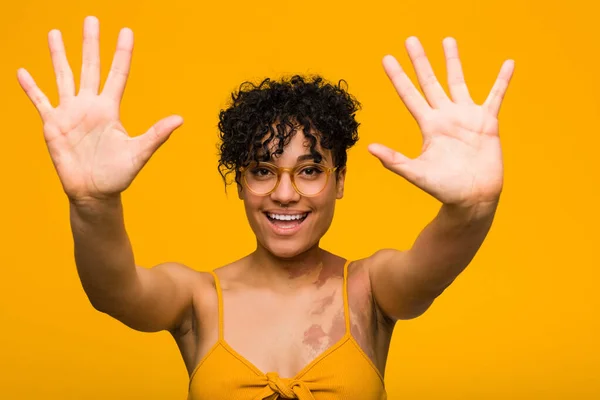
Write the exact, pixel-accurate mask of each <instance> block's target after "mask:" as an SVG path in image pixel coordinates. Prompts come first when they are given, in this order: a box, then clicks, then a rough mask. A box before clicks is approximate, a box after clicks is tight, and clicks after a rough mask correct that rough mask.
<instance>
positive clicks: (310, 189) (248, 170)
mask: <svg viewBox="0 0 600 400" xmlns="http://www.w3.org/2000/svg"><path fill="white" fill-rule="evenodd" d="M336 169H337V167H326V166H324V165H320V164H315V163H302V164H298V165H296V166H295V167H293V168H283V167H278V166H277V165H275V164H271V163H267V162H259V163H252V164H250V165H248V166H247V167H241V168H240V172H241V174H242V179H243V182H244V184H245V185H246V187H247V188H248V189H249V190H250V191H251V192H252V193H254V194H256V195H259V196H267V195H269V194H271V193H273V192H274V191H275V189H277V186H279V182H281V175H282V174H283V173H284V172H287V173H289V174H290V178H291V181H292V186H293V187H294V190H296V192H298V194H300V195H302V196H306V197H309V196H316V195H318V194H319V193H321V192H322V191H323V189H325V187H326V186H327V182H328V181H329V175H331V173H332V172H333V171H335V170H336Z"/></svg>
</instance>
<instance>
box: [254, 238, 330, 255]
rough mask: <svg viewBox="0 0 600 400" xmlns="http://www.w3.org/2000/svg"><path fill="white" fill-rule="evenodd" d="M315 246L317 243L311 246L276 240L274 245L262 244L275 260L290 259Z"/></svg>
mask: <svg viewBox="0 0 600 400" xmlns="http://www.w3.org/2000/svg"><path fill="white" fill-rule="evenodd" d="M317 245H318V243H316V244H314V245H312V246H311V245H309V244H301V243H298V241H295V240H277V241H276V243H272V242H271V243H264V244H263V247H264V248H265V249H266V250H267V251H268V252H269V253H271V254H273V255H274V256H275V257H277V258H281V259H292V258H295V257H297V256H299V255H300V254H302V253H305V252H306V251H308V250H309V249H311V248H312V247H314V246H317Z"/></svg>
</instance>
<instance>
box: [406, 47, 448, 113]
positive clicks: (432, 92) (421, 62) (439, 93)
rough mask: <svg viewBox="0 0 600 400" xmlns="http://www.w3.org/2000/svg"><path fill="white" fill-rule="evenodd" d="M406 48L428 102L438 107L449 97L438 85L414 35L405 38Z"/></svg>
mask: <svg viewBox="0 0 600 400" xmlns="http://www.w3.org/2000/svg"><path fill="white" fill-rule="evenodd" d="M406 50H407V51H408V56H409V57H410V60H411V61H412V64H413V66H414V68H415V72H416V73H417V79H418V80H419V85H420V86H421V89H422V90H423V93H424V94H425V98H426V99H427V101H428V102H429V104H431V106H432V107H436V108H438V107H440V106H441V105H442V104H444V103H448V102H449V101H450V99H449V98H448V96H447V95H446V92H444V88H443V87H442V85H440V82H439V81H438V80H437V77H436V76H435V73H434V72H433V69H432V68H431V64H430V63H429V60H428V59H427V55H426V54H425V50H424V49H423V46H422V45H421V42H419V39H417V38H416V37H410V38H408V39H407V40H406Z"/></svg>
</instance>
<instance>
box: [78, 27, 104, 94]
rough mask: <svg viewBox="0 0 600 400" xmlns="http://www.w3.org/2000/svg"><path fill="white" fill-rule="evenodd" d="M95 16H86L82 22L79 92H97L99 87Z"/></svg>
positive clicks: (98, 44) (98, 54)
mask: <svg viewBox="0 0 600 400" xmlns="http://www.w3.org/2000/svg"><path fill="white" fill-rule="evenodd" d="M99 25H100V24H99V22H98V19H97V18H96V17H87V18H86V19H85V21H84V23H83V57H82V62H81V83H80V85H79V91H80V92H90V93H94V94H97V93H98V88H99V87H100V26H99Z"/></svg>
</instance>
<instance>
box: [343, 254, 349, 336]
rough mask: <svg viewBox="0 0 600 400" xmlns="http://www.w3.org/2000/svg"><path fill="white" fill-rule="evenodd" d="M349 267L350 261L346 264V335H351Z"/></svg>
mask: <svg viewBox="0 0 600 400" xmlns="http://www.w3.org/2000/svg"><path fill="white" fill-rule="evenodd" d="M348 265H350V260H346V263H345V264H344V290H343V292H344V320H345V321H346V334H348V335H349V334H350V305H349V303H348Z"/></svg>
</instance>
